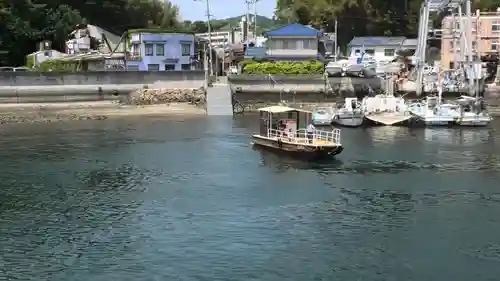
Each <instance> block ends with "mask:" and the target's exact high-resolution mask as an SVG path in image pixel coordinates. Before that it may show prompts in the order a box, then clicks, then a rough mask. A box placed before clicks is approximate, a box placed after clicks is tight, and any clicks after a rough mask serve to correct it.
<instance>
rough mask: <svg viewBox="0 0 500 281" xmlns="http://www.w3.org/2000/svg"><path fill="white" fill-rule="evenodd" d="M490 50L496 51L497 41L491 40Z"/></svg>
mask: <svg viewBox="0 0 500 281" xmlns="http://www.w3.org/2000/svg"><path fill="white" fill-rule="evenodd" d="M491 50H492V51H498V40H496V39H494V40H491Z"/></svg>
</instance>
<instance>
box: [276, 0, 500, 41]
mask: <svg viewBox="0 0 500 281" xmlns="http://www.w3.org/2000/svg"><path fill="white" fill-rule="evenodd" d="M421 3H422V0H293V1H292V0H277V4H276V18H277V21H278V22H281V23H287V22H299V23H302V24H310V25H312V26H314V27H316V28H323V29H324V30H325V31H328V32H333V30H334V22H335V20H337V21H338V39H339V44H341V45H343V44H347V43H348V42H349V41H350V40H351V39H352V37H353V36H408V37H416V36H417V34H418V20H419V18H418V17H419V11H420V5H421ZM497 7H500V0H473V9H474V10H475V9H481V10H483V11H485V10H486V11H495V10H496V9H497ZM436 21H437V24H439V22H440V19H436Z"/></svg>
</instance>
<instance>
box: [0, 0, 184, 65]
mask: <svg viewBox="0 0 500 281" xmlns="http://www.w3.org/2000/svg"><path fill="white" fill-rule="evenodd" d="M178 14H179V9H178V7H177V6H175V5H173V4H172V3H170V2H169V1H168V0H93V1H74V0H71V1H70V0H0V51H6V52H8V55H2V54H1V53H0V64H2V65H13V66H17V65H22V64H24V63H25V58H26V55H27V54H29V53H32V52H34V51H35V50H36V46H37V42H39V41H41V40H50V41H52V46H53V48H55V49H58V50H61V51H62V50H64V47H65V40H67V35H68V34H69V33H70V32H71V31H72V30H73V29H74V27H75V25H76V24H80V23H83V21H86V22H87V23H89V24H93V25H97V26H99V27H101V28H103V29H106V30H108V31H110V32H112V33H115V34H123V32H125V31H126V30H128V29H137V28H146V27H160V28H169V29H175V28H181V27H182V26H181V24H180V22H179V19H178Z"/></svg>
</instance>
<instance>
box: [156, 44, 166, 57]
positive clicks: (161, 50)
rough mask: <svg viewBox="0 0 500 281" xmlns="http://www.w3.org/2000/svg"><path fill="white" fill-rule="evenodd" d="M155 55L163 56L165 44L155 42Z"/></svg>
mask: <svg viewBox="0 0 500 281" xmlns="http://www.w3.org/2000/svg"><path fill="white" fill-rule="evenodd" d="M156 55H157V56H159V57H163V56H164V55H165V45H163V44H156Z"/></svg>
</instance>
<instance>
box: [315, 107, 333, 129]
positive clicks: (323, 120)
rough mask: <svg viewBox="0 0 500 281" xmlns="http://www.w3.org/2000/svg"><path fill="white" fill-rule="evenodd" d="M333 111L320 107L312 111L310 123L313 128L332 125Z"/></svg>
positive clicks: (329, 108)
mask: <svg viewBox="0 0 500 281" xmlns="http://www.w3.org/2000/svg"><path fill="white" fill-rule="evenodd" d="M332 118H333V109H332V108H331V107H327V106H320V107H316V108H314V109H313V112H312V123H313V125H314V126H330V125H331V124H332Z"/></svg>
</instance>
